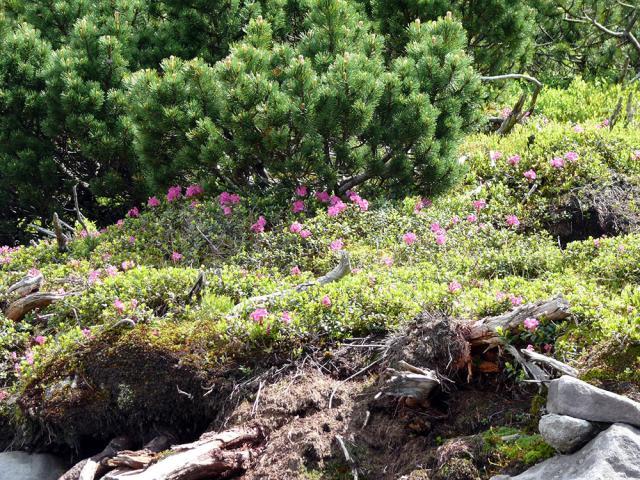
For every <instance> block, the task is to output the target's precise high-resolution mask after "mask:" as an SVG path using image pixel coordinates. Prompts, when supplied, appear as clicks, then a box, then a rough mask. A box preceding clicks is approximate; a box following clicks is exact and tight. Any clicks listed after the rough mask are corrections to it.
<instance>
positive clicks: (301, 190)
mask: <svg viewBox="0 0 640 480" xmlns="http://www.w3.org/2000/svg"><path fill="white" fill-rule="evenodd" d="M308 194H309V189H308V188H307V187H306V186H304V185H298V186H297V187H296V195H297V196H299V197H306V196H307V195H308Z"/></svg>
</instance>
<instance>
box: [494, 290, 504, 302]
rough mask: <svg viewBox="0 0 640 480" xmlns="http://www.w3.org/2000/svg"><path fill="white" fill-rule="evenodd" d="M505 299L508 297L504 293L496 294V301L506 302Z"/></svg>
mask: <svg viewBox="0 0 640 480" xmlns="http://www.w3.org/2000/svg"><path fill="white" fill-rule="evenodd" d="M505 298H507V295H506V294H505V293H504V292H501V291H498V292H496V300H497V301H498V302H502V301H504V299H505Z"/></svg>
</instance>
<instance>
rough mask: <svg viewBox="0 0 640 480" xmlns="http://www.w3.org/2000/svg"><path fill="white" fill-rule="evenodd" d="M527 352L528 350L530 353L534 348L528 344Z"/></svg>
mask: <svg viewBox="0 0 640 480" xmlns="http://www.w3.org/2000/svg"><path fill="white" fill-rule="evenodd" d="M527 350H529V351H530V352H533V351H535V348H533V345H531V344H529V345H527Z"/></svg>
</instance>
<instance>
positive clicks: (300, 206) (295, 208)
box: [291, 200, 307, 213]
mask: <svg viewBox="0 0 640 480" xmlns="http://www.w3.org/2000/svg"><path fill="white" fill-rule="evenodd" d="M306 209H307V207H305V205H304V202H303V201H302V200H296V201H295V202H293V205H291V211H292V212H293V213H300V212H304V211H305V210H306Z"/></svg>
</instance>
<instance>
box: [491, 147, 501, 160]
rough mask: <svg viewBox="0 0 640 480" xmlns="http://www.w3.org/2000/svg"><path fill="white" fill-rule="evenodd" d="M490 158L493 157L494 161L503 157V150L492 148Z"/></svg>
mask: <svg viewBox="0 0 640 480" xmlns="http://www.w3.org/2000/svg"><path fill="white" fill-rule="evenodd" d="M489 158H490V159H491V161H492V162H495V161H496V160H498V159H500V158H502V152H500V151H497V150H491V151H490V152H489Z"/></svg>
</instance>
